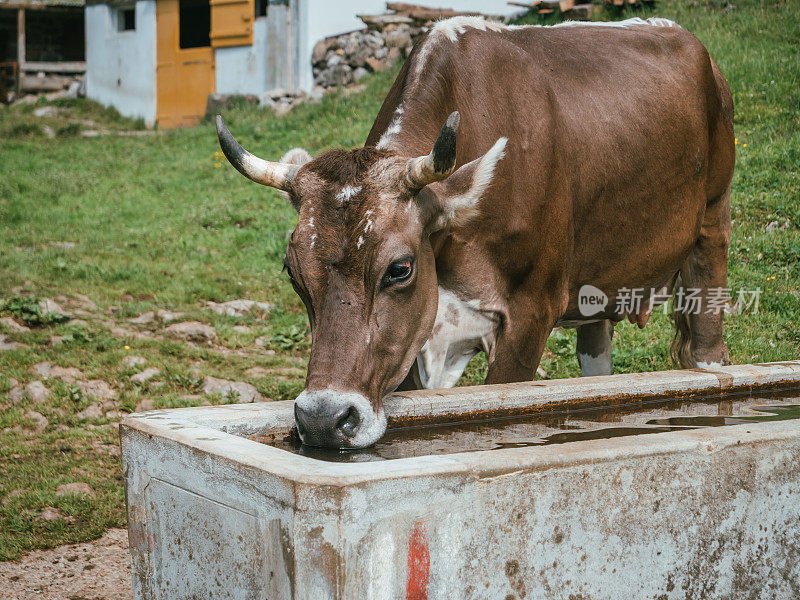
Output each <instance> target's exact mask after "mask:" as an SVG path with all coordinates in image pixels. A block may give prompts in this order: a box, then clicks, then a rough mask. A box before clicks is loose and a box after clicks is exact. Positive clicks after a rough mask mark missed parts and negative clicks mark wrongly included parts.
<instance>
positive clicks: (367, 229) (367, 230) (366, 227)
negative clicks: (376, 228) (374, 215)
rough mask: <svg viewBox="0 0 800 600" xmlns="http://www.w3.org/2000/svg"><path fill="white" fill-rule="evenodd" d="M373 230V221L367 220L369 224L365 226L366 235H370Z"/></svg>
mask: <svg viewBox="0 0 800 600" xmlns="http://www.w3.org/2000/svg"><path fill="white" fill-rule="evenodd" d="M371 230H372V219H367V224H366V225H364V233H369V232H370V231H371Z"/></svg>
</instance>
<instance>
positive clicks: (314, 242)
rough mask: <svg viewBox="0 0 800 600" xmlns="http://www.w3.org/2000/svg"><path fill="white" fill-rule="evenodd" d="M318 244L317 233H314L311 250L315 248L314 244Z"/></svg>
mask: <svg viewBox="0 0 800 600" xmlns="http://www.w3.org/2000/svg"><path fill="white" fill-rule="evenodd" d="M316 243H317V234H316V233H312V234H311V248H313V247H314V244H316Z"/></svg>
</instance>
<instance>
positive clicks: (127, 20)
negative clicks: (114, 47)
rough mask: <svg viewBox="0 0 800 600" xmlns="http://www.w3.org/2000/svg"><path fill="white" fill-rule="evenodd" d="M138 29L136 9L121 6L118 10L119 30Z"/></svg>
mask: <svg viewBox="0 0 800 600" xmlns="http://www.w3.org/2000/svg"><path fill="white" fill-rule="evenodd" d="M135 29H136V9H135V8H120V9H119V10H118V11H117V31H134V30H135Z"/></svg>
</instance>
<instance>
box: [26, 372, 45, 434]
mask: <svg viewBox="0 0 800 600" xmlns="http://www.w3.org/2000/svg"><path fill="white" fill-rule="evenodd" d="M25 392H26V393H27V394H28V397H29V398H30V399H31V400H33V401H34V402H36V403H37V404H38V403H39V402H44V401H45V400H47V397H48V396H49V395H50V390H48V389H47V388H46V387H45V386H44V384H43V383H42V382H41V381H31V382H30V383H26V384H25ZM37 414H38V413H37ZM40 416H41V415H40ZM42 418H44V417H42ZM46 420H47V419H45V421H46ZM46 426H47V425H45V427H46Z"/></svg>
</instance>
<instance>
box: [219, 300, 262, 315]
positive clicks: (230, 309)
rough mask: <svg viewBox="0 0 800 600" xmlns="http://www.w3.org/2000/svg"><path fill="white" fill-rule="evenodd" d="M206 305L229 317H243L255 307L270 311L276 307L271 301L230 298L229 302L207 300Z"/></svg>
mask: <svg viewBox="0 0 800 600" xmlns="http://www.w3.org/2000/svg"><path fill="white" fill-rule="evenodd" d="M206 307H207V308H209V309H211V310H213V311H214V312H215V313H219V314H221V315H228V316H229V317H243V316H245V315H247V314H248V313H250V312H251V311H252V310H253V309H254V308H257V309H260V310H263V311H270V310H272V309H273V308H274V307H273V305H272V304H270V303H269V302H256V301H255V300H229V301H228V302H221V303H217V302H207V303H206Z"/></svg>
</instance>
